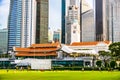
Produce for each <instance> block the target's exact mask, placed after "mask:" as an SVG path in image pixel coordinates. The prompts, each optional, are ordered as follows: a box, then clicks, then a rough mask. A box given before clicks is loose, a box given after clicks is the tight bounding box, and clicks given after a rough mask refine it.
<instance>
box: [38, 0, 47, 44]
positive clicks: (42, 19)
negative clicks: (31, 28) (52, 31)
mask: <svg viewBox="0 0 120 80" xmlns="http://www.w3.org/2000/svg"><path fill="white" fill-rule="evenodd" d="M48 6H49V0H37V17H36V43H38V44H39V43H47V42H48V14H49V12H48V8H49V7H48Z"/></svg>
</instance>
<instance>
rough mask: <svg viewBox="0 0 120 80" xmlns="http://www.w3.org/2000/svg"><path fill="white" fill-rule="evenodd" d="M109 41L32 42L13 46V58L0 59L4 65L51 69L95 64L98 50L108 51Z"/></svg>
mask: <svg viewBox="0 0 120 80" xmlns="http://www.w3.org/2000/svg"><path fill="white" fill-rule="evenodd" d="M110 44H111V42H110V41H103V42H74V43H72V44H70V45H65V44H60V43H59V42H56V43H48V44H33V45H31V46H30V47H28V48H18V47H14V48H13V54H14V56H15V59H14V60H9V59H0V62H1V64H2V66H3V62H5V63H6V64H5V63H4V64H5V65H4V67H6V68H7V67H8V65H12V66H30V67H31V69H51V67H52V66H78V67H79V66H80V67H83V66H84V67H90V66H93V65H95V62H96V60H97V59H98V58H99V55H98V52H99V51H108V46H109V45H110Z"/></svg>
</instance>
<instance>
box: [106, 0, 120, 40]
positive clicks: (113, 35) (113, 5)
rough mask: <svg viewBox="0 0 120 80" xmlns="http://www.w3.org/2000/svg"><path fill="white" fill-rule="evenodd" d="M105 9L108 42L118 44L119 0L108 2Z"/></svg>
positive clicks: (119, 28)
mask: <svg viewBox="0 0 120 80" xmlns="http://www.w3.org/2000/svg"><path fill="white" fill-rule="evenodd" d="M106 9H107V10H106V12H107V22H108V27H109V28H108V30H109V40H110V41H112V42H120V0H108V2H107V8H106Z"/></svg>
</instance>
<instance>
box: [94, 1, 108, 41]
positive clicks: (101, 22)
mask: <svg viewBox="0 0 120 80" xmlns="http://www.w3.org/2000/svg"><path fill="white" fill-rule="evenodd" d="M108 1H109V0H95V26H96V41H105V40H108V26H107V16H106V4H107V2H108Z"/></svg>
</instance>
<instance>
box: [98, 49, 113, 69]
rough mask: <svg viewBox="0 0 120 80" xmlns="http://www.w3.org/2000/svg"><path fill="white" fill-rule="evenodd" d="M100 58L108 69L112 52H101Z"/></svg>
mask: <svg viewBox="0 0 120 80" xmlns="http://www.w3.org/2000/svg"><path fill="white" fill-rule="evenodd" d="M98 53H99V56H100V58H101V59H102V60H103V62H104V66H105V67H108V61H109V60H110V58H111V57H110V52H108V51H99V52H98Z"/></svg>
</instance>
